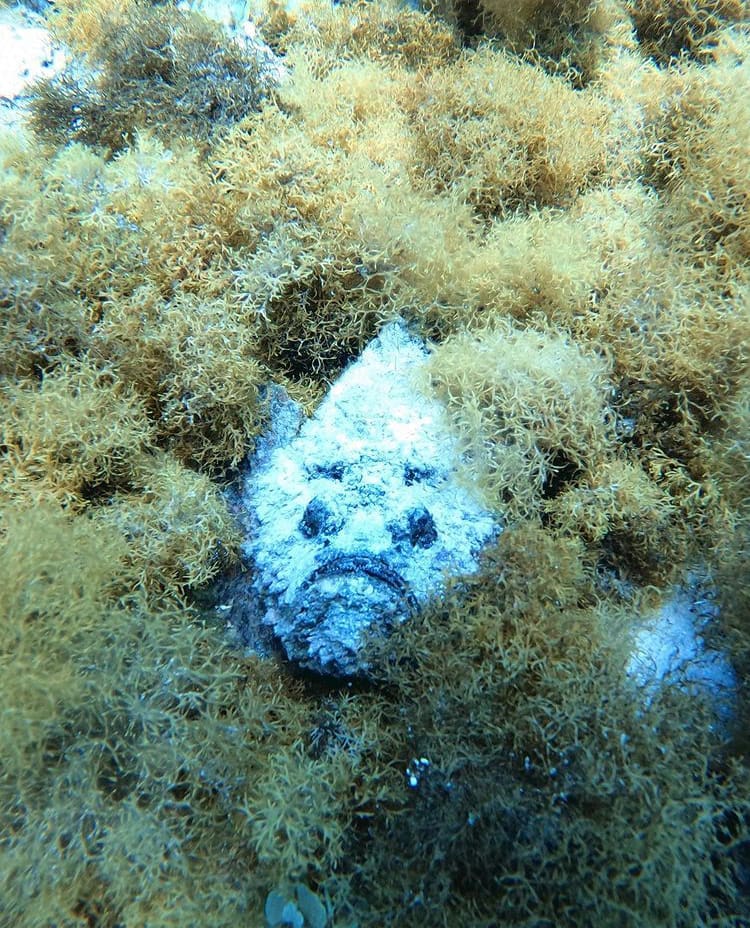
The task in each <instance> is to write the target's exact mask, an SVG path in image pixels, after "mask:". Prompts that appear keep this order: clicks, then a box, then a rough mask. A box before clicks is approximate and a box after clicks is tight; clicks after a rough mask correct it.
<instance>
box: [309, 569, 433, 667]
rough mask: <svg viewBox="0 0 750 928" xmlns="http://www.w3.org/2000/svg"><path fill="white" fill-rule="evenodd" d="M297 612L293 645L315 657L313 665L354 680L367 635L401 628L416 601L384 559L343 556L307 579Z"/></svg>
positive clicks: (415, 606)
mask: <svg viewBox="0 0 750 928" xmlns="http://www.w3.org/2000/svg"><path fill="white" fill-rule="evenodd" d="M293 608H294V613H295V615H294V630H293V632H292V633H291V634H292V638H293V639H294V646H295V647H296V648H299V650H300V651H301V652H306V653H307V654H309V655H310V666H314V667H318V668H319V667H324V668H325V670H326V672H327V673H329V674H332V675H349V674H351V673H352V667H353V666H355V662H356V661H358V660H360V658H359V657H358V656H357V654H358V650H359V647H360V646H361V637H362V633H363V632H365V631H366V630H367V629H370V628H377V629H378V631H387V630H388V629H390V628H392V627H393V626H394V625H397V624H399V623H400V622H402V621H404V620H405V619H406V618H408V617H409V616H410V615H412V614H413V613H414V611H415V610H416V609H417V600H416V598H415V597H414V595H413V593H412V592H411V590H410V589H409V585H408V584H407V582H406V581H405V580H404V578H403V577H401V575H400V574H399V573H398V572H397V571H396V570H394V569H393V568H392V567H391V566H390V565H389V564H388V562H387V561H386V560H385V559H383V558H380V557H377V556H373V555H370V554H339V555H336V556H334V557H332V558H330V559H329V560H327V561H326V562H325V563H323V564H321V565H320V566H319V567H318V568H317V569H316V570H315V571H313V573H312V574H311V575H310V576H309V577H308V578H307V580H306V581H305V582H304V583H303V584H302V586H301V587H300V589H299V592H298V594H297V596H296V598H295V602H294V607H293ZM350 661H351V664H350Z"/></svg>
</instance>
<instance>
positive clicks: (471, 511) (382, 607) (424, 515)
mask: <svg viewBox="0 0 750 928" xmlns="http://www.w3.org/2000/svg"><path fill="white" fill-rule="evenodd" d="M426 357H427V353H426V350H425V348H424V346H423V344H422V343H421V342H420V341H419V340H417V339H415V338H414V337H412V336H411V335H410V334H409V333H408V331H407V330H406V328H405V327H404V326H403V325H402V324H401V323H392V324H390V325H388V326H386V327H385V328H384V329H383V330H382V331H381V334H380V336H379V337H378V338H377V339H376V340H375V341H374V342H372V343H371V344H370V345H369V346H368V347H367V348H366V349H365V351H364V352H363V354H362V355H361V357H360V358H359V359H358V360H357V361H356V362H355V363H353V364H352V365H351V366H350V367H349V368H347V370H346V371H344V373H343V374H342V375H341V377H340V378H339V380H338V381H337V382H336V383H335V384H334V385H333V387H332V388H331V390H330V392H329V394H328V395H327V396H326V398H325V399H324V400H323V402H322V403H321V405H320V407H319V408H318V410H317V411H316V413H315V415H314V416H313V417H312V418H310V419H307V420H304V421H302V417H301V415H300V414H299V411H298V410H296V411H292V412H290V407H289V405H288V404H287V405H286V406H282V407H280V410H279V411H278V412H277V415H276V420H277V421H276V425H275V429H274V430H273V431H272V433H271V436H270V437H269V438H268V439H267V440H266V441H265V442H263V443H261V445H260V447H259V451H258V454H257V456H256V458H255V460H254V461H253V462H252V463H251V467H250V469H249V471H248V473H247V475H246V477H245V480H244V485H243V492H242V505H243V507H244V510H245V518H244V522H245V525H246V527H247V535H246V538H245V541H244V544H243V556H244V558H246V559H247V561H248V562H250V563H251V564H252V565H253V567H254V571H255V577H256V579H255V588H256V592H257V594H258V596H259V599H260V604H261V612H262V616H263V622H264V623H265V624H266V625H267V626H269V627H270V629H271V630H272V632H273V634H274V636H275V637H276V638H277V639H278V641H280V643H281V644H282V646H283V648H284V650H285V651H286V654H287V656H288V658H289V659H290V660H291V661H293V662H295V663H296V664H298V665H300V666H301V667H304V668H306V669H308V670H312V671H315V672H317V673H321V674H325V675H329V676H335V677H349V676H358V675H366V672H367V667H366V666H365V665H364V663H363V659H362V657H361V655H360V652H361V649H362V645H363V639H364V634H365V632H368V631H373V632H378V633H384V634H387V632H388V631H389V629H391V628H392V627H393V626H394V624H396V623H399V622H402V621H404V620H405V619H407V618H408V617H409V615H410V614H412V613H413V612H414V610H416V609H418V608H419V607H420V606H421V605H422V604H424V603H425V602H426V601H427V599H428V598H430V597H431V596H433V595H436V594H439V593H440V591H441V590H442V588H443V584H444V580H445V577H446V575H448V574H453V575H459V574H466V573H472V572H474V571H476V570H477V567H478V561H477V557H478V554H479V552H480V549H481V548H482V546H483V545H484V544H485V543H486V542H487V541H488V540H489V539H491V538H492V537H494V536H496V535H497V533H498V532H499V530H500V528H499V525H498V523H497V521H496V519H495V518H494V517H493V515H492V514H491V513H490V512H488V511H487V510H486V509H485V508H483V507H482V505H481V504H480V502H479V501H478V500H477V499H476V498H475V497H474V495H473V494H472V493H471V492H470V490H469V489H468V488H467V487H466V486H465V485H463V484H461V483H460V482H459V480H458V479H457V473H456V468H457V464H458V463H459V462H458V452H457V448H456V443H455V439H454V438H453V436H452V435H451V433H450V431H449V430H448V428H447V426H446V424H445V421H444V416H443V411H442V407H441V406H440V405H439V404H438V403H437V402H435V401H433V400H431V399H429V398H428V397H426V396H424V395H423V394H422V393H421V392H420V391H419V390H418V388H417V387H416V386H415V377H414V375H415V373H416V372H417V369H418V368H419V366H421V365H423V364H424V363H425V360H426ZM290 417H291V418H290ZM300 423H301V424H300Z"/></svg>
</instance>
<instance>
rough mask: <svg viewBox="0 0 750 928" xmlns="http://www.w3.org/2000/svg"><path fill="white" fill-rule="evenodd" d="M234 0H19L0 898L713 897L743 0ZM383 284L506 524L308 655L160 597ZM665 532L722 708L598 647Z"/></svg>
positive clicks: (748, 521)
mask: <svg viewBox="0 0 750 928" xmlns="http://www.w3.org/2000/svg"><path fill="white" fill-rule="evenodd" d="M251 13H252V16H253V19H254V21H255V22H256V23H257V25H258V29H259V32H260V35H261V37H262V38H263V39H264V40H265V41H266V42H267V43H268V45H269V47H270V48H271V49H273V51H274V53H275V55H276V56H277V59H278V61H277V62H276V63H275V64H269V61H270V59H268V58H264V57H263V56H262V55H260V53H258V54H256V53H255V52H251V51H250V50H249V47H247V46H244V45H241V44H238V43H237V42H235V41H234V40H230V39H229V38H227V37H226V36H225V35H224V34H223V33H222V32H221V30H220V29H219V27H218V26H216V25H214V24H211V23H209V22H208V21H207V20H205V19H204V18H202V17H201V16H199V15H198V14H197V13H193V12H189V11H186V10H181V9H179V10H178V9H177V8H176V7H175V6H174V5H173V4H171V3H166V4H149V3H146V2H145V0H124V2H120V3H113V2H107V0H83V2H73V0H60V2H58V3H55V4H54V7H53V9H52V10H51V11H50V13H49V17H48V18H49V23H50V27H51V28H52V29H53V30H54V31H55V32H56V34H57V36H58V38H59V39H60V40H62V41H64V42H66V43H67V44H68V46H69V48H70V59H69V65H68V68H67V69H66V71H65V72H64V73H63V74H62V75H60V76H58V77H57V78H55V79H53V80H52V81H50V82H47V83H40V84H38V85H37V86H36V87H35V89H34V90H33V92H32V98H31V100H30V104H29V105H30V117H29V125H28V128H27V131H25V132H15V133H14V134H6V135H4V136H3V137H2V138H0V164H1V165H2V171H1V172H0V402H1V403H2V418H1V419H0V603H1V605H0V614H1V615H2V621H3V627H4V632H5V633H4V635H3V638H2V643H1V644H0V688H1V689H2V708H3V711H2V713H0V926H3V928H5V926H6V925H7V926H14V928H15V926H18V928H52V926H55V928H136V926H149V928H157V926H158V928H162V926H175V928H177V926H179V928H184V926H185V925H191V926H207V928H208V926H211V928H214V926H218V928H221V926H227V928H228V926H232V928H236V926H237V925H239V924H242V925H247V926H251V928H256V926H257V928H262V926H264V925H267V924H268V923H269V921H271V922H273V923H281V924H284V923H285V922H284V919H286V920H287V922H289V919H291V920H292V921H291V923H298V921H299V918H305V917H306V916H304V914H303V910H304V911H305V912H307V913H314V914H310V917H308V919H307V920H308V921H310V919H311V918H312V919H313V920H314V921H315V922H317V923H320V922H321V920H322V919H323V914H322V913H323V910H325V919H326V923H327V924H328V925H330V926H334V928H354V926H359V928H364V926H384V925H388V926H410V928H411V926H420V925H424V926H430V928H432V926H446V925H448V926H451V928H462V926H466V928H482V926H484V928H490V926H493V928H494V926H519V928H520V926H524V928H531V926H535V928H538V926H548V925H549V926H551V925H555V926H571V928H572V926H580V925H597V926H606V928H610V926H611V928H631V926H632V928H635V926H639V928H640V926H648V928H657V926H660V928H661V926H665V928H667V926H669V928H695V926H696V925H706V926H717V928H718V926H722V928H725V926H737V928H739V926H742V925H746V924H748V922H750V878H749V877H748V873H749V872H750V869H749V868H750V845H749V844H748V838H749V835H748V824H749V823H750V778H749V777H748V754H747V752H748V741H747V730H748V728H747V723H748V703H747V688H746V684H745V683H744V682H742V681H744V680H746V679H747V674H748V670H749V669H750V667H749V664H750V660H749V657H750V649H749V648H748V644H749V642H750V621H749V620H748V615H749V613H748V610H749V609H750V601H749V600H748V590H750V577H749V576H748V552H749V551H750V505H749V504H748V500H749V499H750V497H749V495H748V492H747V487H748V461H749V460H750V376H749V372H748V360H749V359H750V351H749V350H748V346H750V218H749V216H748V204H749V201H750V160H748V157H747V153H748V151H750V60H749V59H750V34H749V32H748V25H749V24H748V14H747V8H746V6H745V5H743V4H740V3H733V2H719V0H710V2H672V0H643V2H639V3H631V2H629V0H600V2H582V0H571V2H564V3H562V4H559V3H551V2H546V0H539V2H533V0H529V2H524V3H506V2H500V0H492V2H490V0H487V2H481V3H479V4H475V3H471V2H459V0H445V2H442V3H438V4H436V5H435V7H434V8H431V9H425V10H421V11H419V10H411V9H404V8H401V7H398V6H395V5H391V4H390V3H370V4H360V3H352V4H341V5H336V6H329V5H327V4H325V3H319V2H313V3H310V4H309V5H302V6H300V7H298V8H297V9H295V10H290V9H287V8H285V7H283V6H281V5H279V4H278V3H276V2H273V0H269V2H265V3H261V4H259V6H258V7H257V8H254V9H253V10H252V11H251ZM277 65H283V68H281V67H277ZM396 317H401V318H404V319H405V320H406V321H407V322H408V324H409V325H410V327H411V328H412V330H413V331H414V333H415V334H417V335H419V336H420V337H421V338H424V339H426V340H427V341H428V342H429V344H430V346H431V357H430V361H429V376H427V377H426V378H425V381H424V383H422V385H421V387H422V389H424V390H426V391H428V392H429V393H430V394H431V395H432V396H434V397H437V398H438V399H439V400H441V401H442V402H443V404H444V406H445V414H446V417H447V422H448V423H449V424H450V427H451V428H452V429H453V430H454V431H455V434H456V438H457V441H458V443H459V444H460V446H461V448H462V449H463V452H464V456H465V463H466V467H465V470H466V473H465V476H464V479H465V480H467V481H468V482H470V483H472V484H475V485H476V486H477V487H478V490H479V491H480V492H481V494H482V497H483V501H484V502H485V504H486V505H487V506H489V507H491V508H498V509H502V512H503V514H504V517H505V519H506V527H505V530H504V532H503V533H502V535H501V536H500V538H499V539H498V541H497V544H496V545H494V546H493V547H492V548H491V550H489V551H488V552H487V554H486V557H485V560H484V562H483V565H482V568H481V570H480V571H479V572H477V573H476V574H474V575H472V576H470V577H463V578H455V579H453V580H452V581H451V582H450V583H449V584H448V588H447V590H446V593H445V595H444V596H442V597H441V598H440V599H439V600H436V601H434V602H431V603H430V604H429V605H428V606H427V608H425V609H424V610H423V611H422V612H421V613H420V614H419V615H418V616H416V617H414V619H413V620H410V621H409V622H408V623H406V624H404V625H402V626H400V627H399V628H398V629H397V630H396V632H395V633H394V635H393V636H392V637H391V638H390V639H389V641H388V642H387V643H386V644H384V643H382V642H380V643H373V645H372V646H373V648H374V649H380V651H379V653H378V660H377V662H376V663H377V666H378V667H379V668H382V669H381V671H380V675H379V677H378V679H377V680H375V681H372V682H370V683H368V684H366V685H365V684H362V685H353V686H350V687H347V686H343V687H341V686H339V687H337V686H333V685H328V684H327V683H326V681H325V680H321V679H308V678H304V677H299V676H295V675H294V674H292V673H290V672H289V671H288V669H286V668H285V667H284V666H283V665H280V664H277V663H276V662H274V661H270V660H267V659H263V658H261V657H259V656H254V655H243V654H241V653H238V652H237V651H236V650H234V649H233V648H232V647H231V645H230V643H229V641H228V640H227V637H226V635H225V633H224V628H223V623H222V617H221V614H220V613H219V614H218V615H217V614H216V613H214V612H208V611H206V610H205V609H204V608H203V607H202V606H201V605H200V603H201V600H200V593H201V590H202V589H203V588H204V587H205V585H206V584H208V583H210V582H211V581H212V580H214V579H216V578H218V577H220V576H222V575H223V574H224V572H225V571H227V570H229V569H236V567H234V565H236V562H237V557H238V548H239V544H240V534H239V532H238V530H237V527H236V525H235V522H234V519H233V517H232V513H231V512H230V507H229V505H228V503H227V499H226V497H225V495H224V494H223V493H222V489H223V487H224V484H225V482H226V481H227V480H228V479H229V477H228V475H231V473H232V469H233V468H236V467H237V465H238V464H239V463H240V462H241V461H242V459H243V458H244V457H245V455H246V454H247V453H248V452H249V451H251V450H252V448H253V445H254V443H255V442H256V440H257V439H258V437H259V436H260V435H261V433H262V431H263V428H264V423H265V422H266V419H267V409H266V391H265V387H266V385H267V384H269V383H275V384H279V385H282V386H284V387H285V389H286V390H287V391H288V392H289V393H290V395H291V396H293V397H294V398H295V399H296V400H298V401H299V402H301V403H302V404H303V405H305V407H306V408H308V409H314V408H315V407H316V405H317V404H318V403H319V401H320V399H321V397H322V396H323V395H324V394H325V392H326V390H327V389H328V387H329V385H330V384H331V383H332V382H333V381H334V380H335V379H336V378H337V377H338V376H339V374H340V373H341V371H342V369H343V368H344V367H345V366H346V365H347V363H348V362H349V361H350V360H352V359H353V358H354V357H356V356H357V355H359V353H360V352H361V351H362V349H363V348H364V347H365V345H366V344H367V343H368V342H369V341H370V340H371V338H372V337H373V336H374V335H375V334H377V332H378V331H379V330H380V329H381V328H382V326H383V325H384V323H386V322H388V321H390V320H392V319H395V318H396ZM374 401H377V398H376V397H375V398H374ZM696 565H699V566H700V568H701V569H702V570H703V571H705V572H706V573H708V574H709V575H710V576H711V577H712V578H713V581H714V586H715V589H716V598H717V605H718V607H719V610H720V620H719V622H717V624H716V627H715V628H714V629H713V630H712V634H713V635H714V637H715V638H716V642H715V644H717V645H718V646H720V647H721V648H723V649H724V650H726V652H727V653H728V654H729V655H730V658H731V661H732V664H733V667H734V669H735V671H736V673H737V677H738V679H739V680H740V681H741V683H740V687H739V692H738V694H737V709H736V716H735V718H734V720H733V722H732V723H731V724H730V725H729V726H727V727H726V728H724V727H721V728H720V727H718V726H716V725H715V724H714V722H715V720H714V718H713V716H712V714H711V708H710V706H708V705H704V704H703V702H702V701H701V700H700V699H698V698H696V697H695V696H690V695H688V694H687V693H685V692H683V691H682V690H680V689H679V688H676V687H665V688H663V689H662V690H660V691H659V692H658V693H657V694H656V695H655V696H654V698H653V699H650V700H648V701H644V699H643V698H642V694H641V693H640V692H639V691H638V688H637V686H636V685H635V684H634V682H633V681H632V680H629V679H628V678H627V677H626V676H625V674H624V673H623V667H624V665H625V661H626V658H627V655H628V654H629V648H630V645H631V643H632V640H633V635H634V632H635V627H636V624H637V620H638V617H639V615H641V614H642V613H643V611H644V609H645V608H646V607H647V606H648V605H650V604H653V603H657V602H658V601H659V598H660V596H662V595H663V592H664V591H665V590H666V589H667V588H668V587H669V586H670V585H671V584H674V583H679V582H680V581H681V579H683V578H684V576H685V575H686V573H687V571H689V570H690V569H691V568H692V567H694V566H696ZM269 913H270V914H269ZM285 913H286V914H285Z"/></svg>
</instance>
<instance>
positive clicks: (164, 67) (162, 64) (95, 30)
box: [31, 0, 272, 152]
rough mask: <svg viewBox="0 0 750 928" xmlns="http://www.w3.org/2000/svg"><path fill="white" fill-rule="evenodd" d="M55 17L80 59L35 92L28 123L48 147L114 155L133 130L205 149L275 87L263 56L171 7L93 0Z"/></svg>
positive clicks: (202, 20)
mask: <svg viewBox="0 0 750 928" xmlns="http://www.w3.org/2000/svg"><path fill="white" fill-rule="evenodd" d="M58 16H59V17H60V21H59V22H58V24H57V31H58V35H60V36H61V37H62V38H63V39H66V40H67V41H69V42H70V43H71V44H72V46H73V49H74V50H75V51H77V52H79V54H82V55H83V58H82V59H78V60H76V59H74V60H73V61H72V62H71V63H70V64H69V65H68V66H67V67H66V69H65V71H63V72H62V74H60V75H58V76H56V77H54V78H52V79H50V80H45V81H43V82H41V83H40V84H38V85H37V87H36V89H35V91H34V94H33V101H32V107H31V112H32V118H31V124H32V126H33V127H34V128H35V130H36V131H37V132H39V133H40V134H41V135H42V136H43V137H44V138H45V139H47V140H48V141H50V142H52V143H54V144H58V145H59V144H64V143H65V142H69V141H76V142H84V143H85V144H87V145H94V146H98V147H100V148H103V149H105V150H107V151H110V152H118V151H121V150H122V149H124V148H126V147H127V146H128V145H129V144H130V143H131V142H132V141H133V139H134V137H135V134H136V132H137V130H139V129H150V130H152V131H153V132H154V133H156V134H157V135H158V136H160V137H161V138H162V139H172V138H173V137H175V136H176V135H177V136H180V135H182V136H186V137H188V138H190V139H192V140H193V141H194V142H195V143H197V144H206V143H207V142H208V141H209V139H210V138H211V137H212V136H214V135H215V134H221V133H222V132H225V131H226V130H227V128H228V127H229V126H231V125H233V124H234V123H236V122H239V120H240V119H242V118H243V117H244V116H246V115H247V114H248V113H250V112H253V111H254V110H257V109H258V108H259V107H260V106H261V105H262V103H263V100H264V99H265V98H266V96H267V95H268V93H269V91H270V89H271V84H272V80H271V78H270V76H269V73H268V71H267V68H264V64H266V62H264V61H263V60H262V56H261V55H260V53H253V52H252V51H249V50H247V49H245V48H243V47H241V46H240V44H239V43H237V42H232V41H229V40H228V39H227V37H226V36H225V34H224V33H223V31H222V30H221V28H220V27H219V26H218V25H216V24H214V23H211V22H210V21H209V20H207V19H205V18H204V17H202V16H199V15H197V14H194V13H191V12H189V11H182V10H179V9H177V8H176V7H174V6H172V5H170V4H165V5H159V6H154V5H152V4H150V3H145V2H141V0H128V2H127V3H124V4H116V5H112V4H108V3H102V2H100V0H91V2H88V3H86V4H83V7H82V8H81V5H79V4H75V5H71V6H70V7H66V6H65V5H62V8H61V10H60V11H58Z"/></svg>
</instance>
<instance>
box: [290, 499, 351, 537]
mask: <svg viewBox="0 0 750 928" xmlns="http://www.w3.org/2000/svg"><path fill="white" fill-rule="evenodd" d="M339 528H341V520H340V518H338V517H337V515H336V513H335V512H334V511H333V509H332V508H331V507H330V506H329V505H328V503H326V502H324V501H323V500H322V499H320V497H318V496H314V497H313V498H312V499H311V500H310V502H309V503H308V504H307V506H305V511H304V512H303V513H302V518H301V519H300V523H299V530H300V532H301V533H302V534H303V535H304V536H305V538H317V537H318V536H319V535H330V534H332V533H333V532H335V531H337V530H338V529H339Z"/></svg>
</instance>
